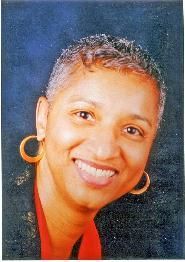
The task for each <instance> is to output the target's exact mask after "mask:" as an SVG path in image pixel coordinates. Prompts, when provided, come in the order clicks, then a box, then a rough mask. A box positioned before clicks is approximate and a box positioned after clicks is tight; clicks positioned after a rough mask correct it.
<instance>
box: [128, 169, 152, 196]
mask: <svg viewBox="0 0 185 262" xmlns="http://www.w3.org/2000/svg"><path fill="white" fill-rule="evenodd" d="M143 174H144V175H145V177H146V183H145V185H144V187H142V188H141V189H132V190H131V191H130V193H131V194H133V195H140V194H142V193H144V192H145V191H146V190H147V189H148V187H149V185H150V177H149V175H148V174H147V173H146V172H145V171H144V173H143Z"/></svg>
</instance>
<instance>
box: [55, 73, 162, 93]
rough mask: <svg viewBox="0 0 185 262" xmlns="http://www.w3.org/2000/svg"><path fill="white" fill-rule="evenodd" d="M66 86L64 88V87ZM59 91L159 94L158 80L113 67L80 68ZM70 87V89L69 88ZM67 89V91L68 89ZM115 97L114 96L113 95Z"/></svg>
mask: <svg viewBox="0 0 185 262" xmlns="http://www.w3.org/2000/svg"><path fill="white" fill-rule="evenodd" d="M63 87H64V88H63ZM63 87H62V88H61V89H60V88H59V91H61V92H62V93H66V94H67V93H71V94H72V93H80V94H82V93H81V92H82V91H83V94H84V95H85V94H86V93H88V94H89V95H90V93H104V94H105V95H106V94H107V95H108V94H109V93H111V95H113V94H114V96H117V97H119V95H121V94H122V93H124V94H125V93H128V95H129V94H130V93H133V94H134V93H135V94H137V95H139V94H143V93H148V92H149V93H151V95H156V96H159V88H158V84H157V81H156V80H154V79H153V78H152V77H151V76H149V75H147V74H141V73H138V72H135V71H132V70H124V71H115V70H112V69H104V68H103V69H102V68H100V69H97V68H95V69H94V70H92V71H88V70H87V69H86V68H79V70H77V71H76V70H75V72H73V74H72V75H70V76H69V77H68V79H67V81H66V82H65V84H64V86H63ZM67 89H69V90H67ZM66 90H67V91H66ZM112 98H113V97H112Z"/></svg>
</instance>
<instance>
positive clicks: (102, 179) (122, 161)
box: [38, 69, 159, 209]
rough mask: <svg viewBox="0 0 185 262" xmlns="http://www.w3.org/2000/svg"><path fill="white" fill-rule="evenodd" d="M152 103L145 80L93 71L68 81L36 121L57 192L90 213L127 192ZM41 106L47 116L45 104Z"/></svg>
mask: <svg viewBox="0 0 185 262" xmlns="http://www.w3.org/2000/svg"><path fill="white" fill-rule="evenodd" d="M158 104H159V91H158V89H157V87H156V83H155V81H154V80H152V79H151V78H149V77H147V76H143V75H140V74H136V73H132V72H130V73H127V74H123V73H119V72H115V71H112V70H105V69H104V70H102V69H97V70H96V71H95V72H85V73H84V72H83V73H82V72H81V73H78V75H76V76H75V77H73V79H72V80H71V81H70V82H69V83H68V86H67V87H66V88H64V89H61V91H60V92H59V93H58V94H57V96H56V97H55V99H54V102H53V104H52V107H51V109H50V111H49V113H48V116H47V118H43V120H42V121H43V126H46V128H45V129H44V136H45V156H44V158H43V159H42V160H41V161H42V165H43V166H44V169H45V170H46V174H49V175H50V176H51V177H52V179H53V181H54V183H55V185H57V190H58V192H60V194H61V195H62V196H63V197H64V198H65V199H66V200H67V201H71V203H73V204H76V206H79V207H88V208H91V209H99V208H101V207H103V206H105V205H106V204H108V203H110V202H112V201H113V200H115V199H117V198H119V197H121V196H122V195H124V194H126V193H127V192H129V191H130V190H131V189H132V188H133V187H134V186H135V185H136V184H137V183H138V182H139V180H140V178H141V177H142V174H143V171H144V169H145V165H146V162H147V159H148V155H149V151H150V149H151V145H152V142H153V139H154V137H155V133H156V129H157V119H158ZM41 107H43V108H42V111H43V110H45V111H47V106H46V103H45V105H43V106H42V103H41ZM38 115H39V112H38ZM40 118H41V119H42V116H41V117H40ZM42 121H41V122H42ZM38 132H39V127H38Z"/></svg>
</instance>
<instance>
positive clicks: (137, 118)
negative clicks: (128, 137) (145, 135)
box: [129, 114, 152, 127]
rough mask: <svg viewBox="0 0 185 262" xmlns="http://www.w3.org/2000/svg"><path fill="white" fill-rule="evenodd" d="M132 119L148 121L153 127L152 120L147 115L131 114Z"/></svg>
mask: <svg viewBox="0 0 185 262" xmlns="http://www.w3.org/2000/svg"><path fill="white" fill-rule="evenodd" d="M129 117H130V118H132V119H136V120H141V121H143V122H146V123H147V124H148V125H149V126H150V127H152V123H151V122H150V120H149V119H148V118H146V117H143V116H140V115H138V114H132V115H130V116H129Z"/></svg>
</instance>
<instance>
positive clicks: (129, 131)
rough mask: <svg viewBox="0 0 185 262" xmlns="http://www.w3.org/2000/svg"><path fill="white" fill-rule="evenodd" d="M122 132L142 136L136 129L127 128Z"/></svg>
mask: <svg viewBox="0 0 185 262" xmlns="http://www.w3.org/2000/svg"><path fill="white" fill-rule="evenodd" d="M123 132H125V133H127V134H129V135H133V136H143V133H142V132H141V131H140V130H139V129H138V128H136V127H133V126H128V127H126V128H124V129H123Z"/></svg>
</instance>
